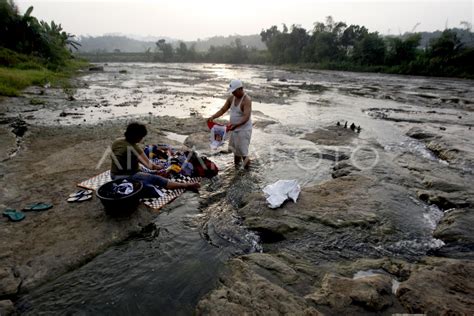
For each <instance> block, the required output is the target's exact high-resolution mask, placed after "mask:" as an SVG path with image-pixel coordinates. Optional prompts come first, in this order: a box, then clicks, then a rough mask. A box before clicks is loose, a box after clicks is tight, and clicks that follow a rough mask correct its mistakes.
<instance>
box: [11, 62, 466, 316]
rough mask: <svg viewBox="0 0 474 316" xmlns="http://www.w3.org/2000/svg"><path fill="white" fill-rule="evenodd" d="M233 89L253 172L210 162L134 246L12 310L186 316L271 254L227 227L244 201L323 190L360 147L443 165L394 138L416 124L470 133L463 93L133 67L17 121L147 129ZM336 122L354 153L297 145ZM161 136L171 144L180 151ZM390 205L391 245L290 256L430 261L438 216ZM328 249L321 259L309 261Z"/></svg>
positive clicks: (370, 80) (252, 70) (89, 80)
mask: <svg viewBox="0 0 474 316" xmlns="http://www.w3.org/2000/svg"><path fill="white" fill-rule="evenodd" d="M231 78H240V79H242V80H243V82H244V84H245V87H246V91H247V93H248V94H249V95H251V96H252V98H253V110H254V113H253V120H254V122H255V124H256V127H255V128H254V130H253V135H252V143H251V152H252V158H253V159H254V160H255V164H254V165H253V167H252V170H251V171H250V172H249V173H244V172H241V171H235V170H234V169H233V167H232V156H231V154H229V153H225V152H224V153H220V154H216V155H215V156H213V158H212V159H213V160H215V161H216V163H217V164H218V166H219V167H220V169H221V173H220V175H219V177H218V178H217V179H215V180H213V181H212V182H210V183H207V184H205V188H204V189H203V193H202V194H201V196H200V197H197V196H195V195H193V194H190V193H187V194H185V195H184V196H182V197H181V198H179V199H178V200H177V201H175V202H173V204H171V205H169V206H168V207H167V208H166V209H165V210H163V211H162V212H161V213H160V214H159V215H158V216H157V217H156V219H155V221H154V223H153V224H151V225H150V226H149V227H148V228H147V229H146V230H145V231H144V232H143V233H142V234H141V235H140V236H136V237H133V238H130V239H129V240H127V241H125V242H123V243H122V244H120V245H117V246H114V247H112V248H110V249H108V250H107V251H106V252H104V253H103V254H101V255H99V256H97V257H96V258H95V259H93V260H92V261H91V262H89V263H87V264H85V265H84V266H83V267H81V268H79V269H77V270H75V271H72V272H70V273H68V274H66V275H64V276H61V277H60V278H58V279H56V280H54V281H52V282H50V283H48V284H46V285H44V286H42V287H40V288H39V289H37V290H35V291H33V292H32V293H30V294H28V295H26V296H24V297H22V298H21V300H20V302H19V304H18V305H19V308H20V309H21V310H22V311H23V312H25V313H33V314H35V313H38V312H39V311H41V312H42V313H45V314H51V313H53V314H54V313H65V312H66V311H67V313H68V314H79V315H95V314H118V315H120V314H123V315H131V314H156V315H169V314H192V312H193V310H194V307H195V304H196V303H197V302H198V300H199V299H200V298H201V297H202V296H203V295H204V294H206V293H207V292H208V291H209V290H210V289H212V288H213V287H214V286H215V284H216V282H217V278H218V273H219V272H221V271H222V269H224V263H225V262H226V261H227V260H228V259H229V258H231V257H232V256H235V255H239V254H244V253H249V252H255V251H266V250H268V249H271V246H268V245H265V244H262V243H261V242H260V241H259V238H258V235H256V234H255V233H253V232H250V231H248V230H247V229H246V228H245V227H243V226H242V225H241V221H240V219H239V218H238V216H236V215H235V212H234V210H235V209H236V208H238V207H239V206H241V205H242V203H243V202H242V200H243V199H245V196H246V194H248V193H250V192H252V191H260V190H261V188H262V187H263V186H265V185H266V184H269V183H272V182H274V181H276V180H278V179H297V180H298V181H299V182H300V183H301V185H302V186H307V185H314V184H319V183H321V182H323V181H326V180H328V179H330V178H331V171H332V167H333V166H334V164H335V162H336V161H337V159H338V158H337V157H338V155H339V154H344V155H346V156H351V155H352V157H353V158H354V155H356V154H355V149H354V148H357V146H358V145H359V144H360V145H363V144H366V143H368V142H370V143H372V144H374V143H377V144H379V145H380V146H378V147H377V150H381V151H383V154H384V155H385V156H388V157H396V156H399V155H401V154H410V155H413V156H416V157H418V158H420V159H425V160H426V161H435V162H437V163H439V164H447V163H446V162H445V161H442V160H440V159H438V158H437V157H436V156H435V155H433V153H432V152H430V151H429V150H428V149H427V148H426V147H425V146H424V145H423V144H422V143H421V142H419V141H417V140H413V139H410V138H409V137H407V136H405V129H404V127H406V126H407V125H406V124H410V123H414V122H417V121H420V122H421V121H423V122H429V123H433V124H438V123H442V124H444V125H446V124H447V125H448V126H452V127H453V130H454V129H462V128H465V129H467V127H468V126H471V125H472V123H473V121H474V120H473V114H472V113H473V112H472V100H473V99H474V98H473V97H474V89H473V88H472V86H473V85H472V81H468V80H453V79H449V80H448V79H435V78H421V77H418V78H417V77H402V76H391V75H380V74H356V73H343V72H322V71H286V70H282V69H278V68H274V67H264V66H252V67H251V66H231V65H210V64H205V65H203V64H184V65H183V64H143V63H137V64H130V63H127V64H122V63H113V64H108V65H105V71H104V72H98V73H87V74H85V75H84V76H83V77H81V79H80V83H81V84H80V86H79V87H78V88H77V89H76V91H75V94H74V97H75V99H76V101H74V102H69V103H65V101H63V100H56V99H55V98H54V96H53V97H50V99H48V101H49V102H48V104H49V106H48V107H44V108H42V109H39V110H34V111H31V112H28V113H23V114H21V115H22V116H23V118H24V119H25V120H26V121H27V122H29V123H30V124H46V125H49V124H64V125H75V124H99V123H100V122H101V121H104V120H112V119H119V118H124V117H127V118H130V117H139V118H142V119H143V118H145V119H146V118H147V117H149V116H158V115H168V116H175V117H179V118H186V117H190V116H191V117H193V116H194V117H196V119H201V118H199V117H201V116H202V117H208V116H210V115H211V114H213V113H215V112H216V111H217V110H218V109H219V108H220V107H221V106H222V105H223V103H224V98H225V96H226V94H225V93H224V92H225V90H226V85H227V82H228V81H229V80H230V79H231ZM45 98H47V97H45ZM470 107H471V108H470ZM459 116H462V117H463V120H462V121H460V120H459V119H458V117H459ZM337 121H339V122H342V123H344V122H346V121H347V122H349V124H350V123H351V122H355V124H356V125H360V126H361V127H362V132H361V133H360V135H359V136H358V138H356V139H355V140H354V142H353V143H351V144H347V145H342V146H321V145H315V144H314V143H313V142H310V141H308V140H304V139H302V137H303V136H304V135H305V134H306V133H308V132H313V131H314V130H316V129H319V128H324V127H326V126H334V125H335V124H336V122H337ZM203 124H204V121H203ZM259 124H261V125H259ZM259 126H260V127H259ZM166 135H167V136H168V137H169V138H170V139H173V140H177V141H180V142H183V141H184V139H185V137H186V135H181V134H177V133H172V132H168V133H167V134H166ZM380 172H383V171H380ZM397 202H398V203H400V204H404V205H407V206H406V207H407V213H406V214H386V216H387V218H389V219H390V220H391V221H393V222H396V223H399V227H400V234H399V235H397V238H394V239H393V240H387V241H385V243H384V244H381V245H378V246H374V245H373V244H371V245H368V244H365V241H364V240H363V239H361V240H359V239H358V236H357V234H356V233H354V234H353V235H351V236H347V235H346V232H338V233H334V234H333V235H332V236H331V237H330V238H331V239H328V234H330V232H329V231H323V230H322V231H320V232H317V233H314V234H310V235H308V236H306V237H304V238H302V239H301V240H300V241H298V243H297V244H296V245H288V249H290V250H291V249H297V250H298V251H299V252H301V251H304V250H305V249H306V250H307V251H308V252H310V253H311V254H312V256H313V257H312V256H309V259H312V260H314V261H319V260H322V259H324V260H338V259H339V258H355V257H359V256H362V255H369V256H375V257H377V256H383V255H400V256H402V257H403V256H405V257H410V256H420V255H422V254H424V253H426V252H427V251H429V250H430V249H433V248H436V247H439V246H440V244H439V243H440V241H437V240H434V239H432V237H431V233H432V231H433V229H434V228H435V226H436V223H437V222H438V221H439V219H440V216H441V215H442V211H441V210H439V209H436V208H434V207H432V206H428V205H426V204H424V203H422V202H421V201H419V200H418V199H417V198H416V197H413V196H412V195H410V194H409V193H407V195H406V196H405V197H400V200H399V201H397ZM408 214H410V215H408ZM407 216H410V219H409V220H407ZM322 243H325V244H324V245H321V244H322ZM267 246H268V248H266V247H267ZM331 247H333V248H334V249H335V250H334V251H332V252H331V251H330V250H328V251H329V252H324V251H319V250H320V249H323V248H324V249H326V250H327V249H329V248H331ZM341 248H343V249H344V250H345V252H344V254H341V251H340V250H341ZM317 249H319V250H317ZM346 250H347V251H346Z"/></svg>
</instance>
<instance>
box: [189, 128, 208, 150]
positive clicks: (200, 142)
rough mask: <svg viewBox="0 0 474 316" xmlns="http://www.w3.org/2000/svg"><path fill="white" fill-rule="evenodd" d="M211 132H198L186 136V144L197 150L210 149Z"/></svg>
mask: <svg viewBox="0 0 474 316" xmlns="http://www.w3.org/2000/svg"><path fill="white" fill-rule="evenodd" d="M209 144H210V140H209V133H206V132H198V133H193V134H191V135H189V136H188V137H186V139H185V140H184V145H185V146H187V147H189V148H194V149H195V150H198V151H199V150H209Z"/></svg>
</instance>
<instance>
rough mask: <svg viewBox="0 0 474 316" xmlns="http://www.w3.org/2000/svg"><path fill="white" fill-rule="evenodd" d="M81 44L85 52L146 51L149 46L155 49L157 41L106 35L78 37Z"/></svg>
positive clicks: (81, 48)
mask: <svg viewBox="0 0 474 316" xmlns="http://www.w3.org/2000/svg"><path fill="white" fill-rule="evenodd" d="M78 42H79V43H80V44H81V46H80V47H79V52H84V53H86V52H87V53H96V52H101V53H113V52H121V53H137V52H140V53H141V52H144V51H146V50H147V49H148V48H151V49H154V47H155V42H154V41H153V42H146V41H140V40H136V39H131V38H128V37H125V36H117V35H104V36H98V37H92V36H81V37H79V38H78Z"/></svg>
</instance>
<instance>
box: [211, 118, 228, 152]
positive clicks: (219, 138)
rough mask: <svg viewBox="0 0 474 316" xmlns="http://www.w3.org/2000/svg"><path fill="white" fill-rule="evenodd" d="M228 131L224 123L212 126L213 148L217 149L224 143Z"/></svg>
mask: <svg viewBox="0 0 474 316" xmlns="http://www.w3.org/2000/svg"><path fill="white" fill-rule="evenodd" d="M226 134H227V131H226V127H225V126H224V125H219V124H215V125H214V126H213V127H212V128H211V149H213V150H215V149H217V148H218V147H220V146H222V145H224V142H225V137H226Z"/></svg>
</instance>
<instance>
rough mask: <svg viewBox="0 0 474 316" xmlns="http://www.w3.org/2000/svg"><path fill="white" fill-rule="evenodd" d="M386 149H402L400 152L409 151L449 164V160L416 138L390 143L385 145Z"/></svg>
mask: <svg viewBox="0 0 474 316" xmlns="http://www.w3.org/2000/svg"><path fill="white" fill-rule="evenodd" d="M384 149H385V150H386V151H400V152H409V153H412V154H415V155H418V156H421V157H423V158H425V159H428V160H432V161H437V162H439V163H441V164H444V165H448V162H447V161H445V160H442V159H439V158H438V157H436V156H435V155H434V154H433V153H432V152H431V151H430V150H429V149H428V148H426V145H425V144H423V143H421V142H419V141H416V140H408V141H404V142H401V143H398V144H389V145H386V146H385V147H384Z"/></svg>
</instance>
